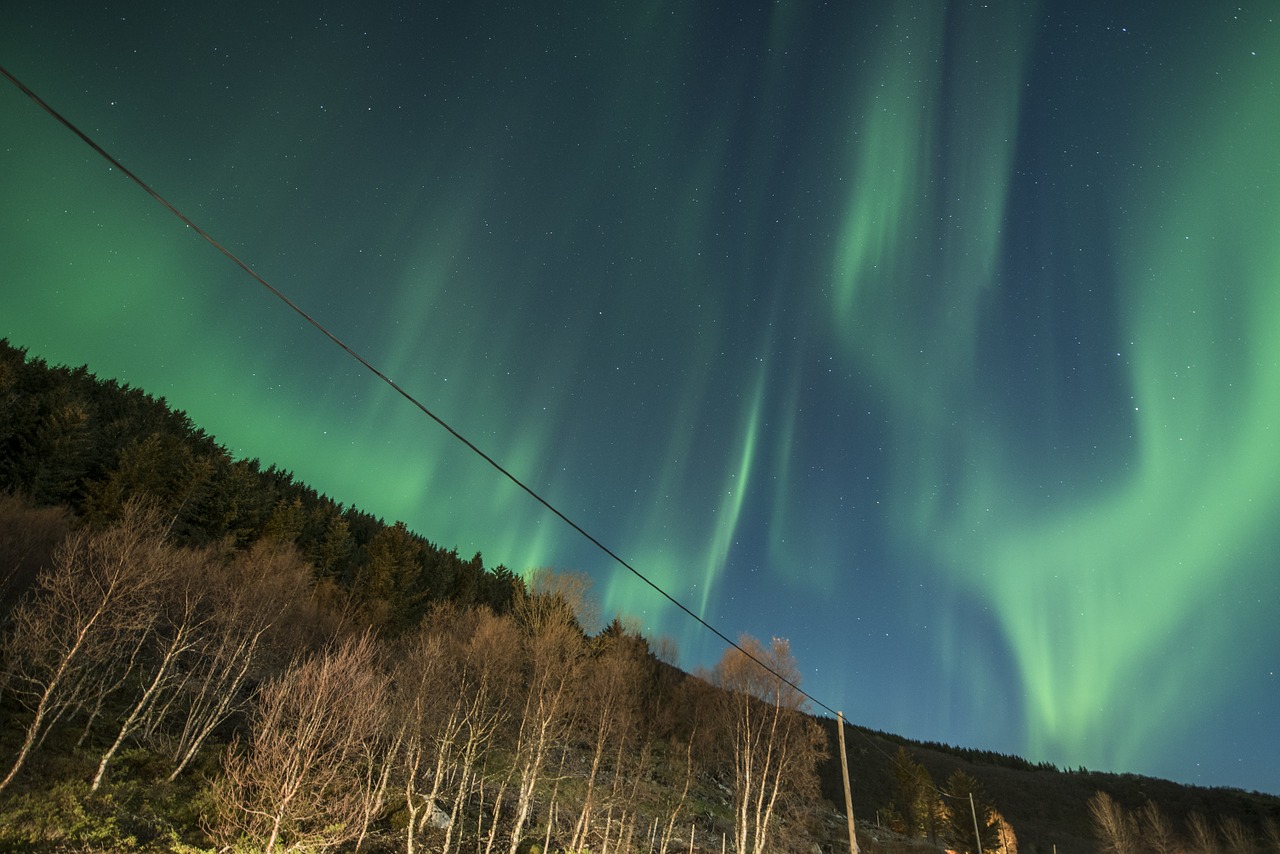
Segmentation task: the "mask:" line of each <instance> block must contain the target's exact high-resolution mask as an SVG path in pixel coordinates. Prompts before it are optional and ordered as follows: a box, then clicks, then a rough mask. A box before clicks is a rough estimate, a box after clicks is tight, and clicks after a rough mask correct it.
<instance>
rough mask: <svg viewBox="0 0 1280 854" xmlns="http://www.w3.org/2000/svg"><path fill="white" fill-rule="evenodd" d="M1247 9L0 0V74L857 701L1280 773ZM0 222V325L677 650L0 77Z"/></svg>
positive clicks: (882, 722)
mask: <svg viewBox="0 0 1280 854" xmlns="http://www.w3.org/2000/svg"><path fill="white" fill-rule="evenodd" d="M104 7H105V8H104ZM71 8H74V9H75V11H74V13H72V12H71V11H69V10H70V9H71ZM1277 18H1280V8H1278V7H1277V6H1276V5H1275V4H1274V3H1273V2H1269V0H1253V2H1246V3H1243V4H1235V3H1232V4H1222V3H1206V2H1198V0H1197V2H1191V0H1175V2H1169V0H1163V2H1150V3H1136V2H1135V3H1122V2H1116V3H1111V2H1097V3H1092V2H1079V0H1058V2H1046V3H1043V4H1035V3H1007V4H1006V3H991V4H980V3H955V2H943V1H942V0H898V2H893V0H876V2H833V3H829V4H827V3H818V2H812V3H810V2H795V0H785V1H784V2H777V3H769V4H754V3H752V4H748V3H742V2H725V3H708V2H697V0H648V2H643V3H616V2H600V0H593V2H576V3H575V2H557V3H535V2H513V3H506V4H504V3H497V2H488V0H469V2H458V3H397V4H392V3H380V2H361V3H354V2H352V3H347V4H336V3H332V2H325V0H319V2H298V3H270V2H267V3H244V2H237V0H230V2H222V3H172V4H168V3H156V2H135V3H109V4H88V3H77V4H65V3H52V2H20V0H8V2H6V3H4V4H3V5H2V6H0V64H2V65H4V66H5V67H6V68H8V69H9V70H10V71H11V72H12V73H14V74H15V75H16V76H18V77H19V78H20V79H22V80H23V82H25V83H26V84H27V85H28V86H30V87H32V88H33V89H34V90H35V91H37V92H38V93H40V94H41V95H42V96H43V97H44V98H46V99H47V100H48V101H49V102H50V103H51V104H52V106H53V107H55V108H56V109H58V110H60V111H61V112H63V113H64V114H65V115H66V116H67V117H68V118H69V119H70V120H71V121H73V122H75V123H77V124H78V125H80V126H81V128H82V129H83V130H85V131H86V132H87V133H89V134H90V135H91V136H93V137H94V138H95V139H96V141H97V142H99V143H100V144H101V145H102V146H103V147H105V148H106V149H107V150H108V151H110V152H111V153H112V154H114V155H115V156H116V157H118V158H119V159H120V160H121V162H123V163H124V164H125V165H126V166H127V167H129V168H130V169H132V170H134V171H136V172H137V173H139V174H140V175H141V176H142V177H143V178H144V179H145V180H147V181H148V182H149V183H151V184H152V185H153V186H154V187H155V188H156V190H157V191H159V192H160V193H161V194H163V195H165V196H166V197H167V198H168V199H170V200H171V201H172V202H173V203H174V204H176V205H177V206H178V207H179V208H181V209H182V210H183V211H184V212H185V213H186V214H187V215H188V216H190V217H191V218H192V219H193V220H194V221H196V222H197V223H199V224H200V225H201V226H202V227H203V228H205V229H207V230H208V231H210V232H211V233H212V234H213V235H214V236H215V237H216V238H217V239H218V240H220V241H221V242H222V243H224V244H225V245H227V246H228V247H230V248H231V249H232V250H233V251H235V252H236V253H238V254H239V255H240V256H241V257H242V258H244V259H245V260H246V261H247V262H248V263H249V264H251V265H252V266H253V267H254V268H255V269H256V270H257V271H258V272H259V273H260V274H261V275H263V276H264V277H265V278H267V279H268V280H269V281H270V282H271V283H272V284H273V285H275V286H277V287H279V288H280V289H282V290H283V291H285V292H286V293H287V294H288V295H289V296H290V297H292V298H293V299H295V300H296V301H297V302H299V303H300V304H301V305H302V306H303V307H304V308H306V309H307V310H308V311H310V312H311V313H312V314H314V316H315V317H316V318H317V320H319V321H320V322H322V323H324V324H326V325H328V326H329V327H330V328H331V329H332V330H333V331H334V332H335V333H336V334H338V335H339V336H341V337H342V338H344V339H345V340H346V341H347V342H348V343H349V344H350V345H351V346H352V347H354V348H355V349H357V350H358V351H360V352H361V353H362V354H364V355H365V356H366V357H367V358H368V359H369V360H370V361H371V362H373V363H374V364H375V365H377V366H378V367H379V368H380V369H382V370H383V371H385V372H386V373H387V374H389V375H390V376H391V377H392V378H393V379H395V380H396V381H397V382H398V383H400V384H401V385H402V386H404V387H405V388H406V389H407V390H408V391H409V392H411V393H412V394H414V395H416V396H417V397H419V399H421V400H422V402H423V403H424V404H425V405H427V406H428V407H430V408H431V409H432V410H433V411H435V412H436V413H437V414H439V415H440V416H441V417H442V418H444V419H445V420H447V421H449V422H450V423H451V424H452V425H453V426H454V427H455V428H457V429H458V430H459V431H460V432H462V433H463V434H464V435H466V436H467V437H468V438H470V439H471V440H472V441H474V442H475V443H476V444H477V445H478V446H479V447H480V448H481V449H483V450H484V451H485V452H487V453H489V454H491V455H492V456H493V457H495V458H496V459H497V460H498V461H499V462H501V463H502V464H503V465H504V466H506V467H507V468H508V469H510V470H511V471H512V472H513V473H514V474H515V475H516V476H518V477H520V478H522V479H523V480H525V481H526V482H527V483H528V484H529V485H530V486H532V487H533V488H534V489H536V490H538V491H539V492H540V493H541V494H542V495H543V496H545V497H546V498H547V499H548V500H549V501H551V502H552V503H553V504H555V505H556V506H557V507H558V508H560V509H561V510H562V511H563V512H565V513H566V514H567V515H569V516H570V517H571V518H573V519H574V520H575V521H576V522H578V523H579V524H581V525H582V526H583V527H585V528H586V529H587V530H589V531H590V532H591V533H592V534H593V535H595V536H596V537H598V538H599V539H600V540H602V541H603V542H604V543H605V544H607V545H608V546H610V547H611V548H613V549H614V550H615V551H617V552H618V553H619V554H620V555H622V556H623V557H625V558H626V559H627V560H628V561H630V562H631V563H632V564H633V565H634V566H636V568H637V569H639V570H640V571H641V572H643V573H645V574H647V575H648V576H649V577H651V578H652V579H653V580H654V581H656V582H657V583H659V584H661V585H662V586H663V587H664V588H666V589H667V590H668V591H669V592H671V593H672V594H673V595H675V596H676V597H677V598H679V599H681V600H682V601H683V602H685V603H686V604H687V605H688V606H689V607H691V608H692V609H694V610H696V611H698V612H700V613H701V614H703V615H704V616H705V617H706V618H707V619H708V620H709V621H710V622H712V623H714V624H715V625H716V626H717V627H718V628H720V629H721V630H722V631H724V632H725V633H726V634H728V635H730V636H737V635H738V634H739V633H740V632H748V633H751V634H753V635H755V636H757V637H761V638H766V639H767V638H768V637H770V636H773V635H778V636H783V637H787V638H789V639H790V640H791V642H792V650H793V651H794V653H795V654H796V657H797V659H798V661H799V664H800V666H801V668H802V671H803V680H804V681H803V684H804V687H806V688H807V689H808V690H809V691H811V692H812V693H813V694H814V695H815V696H816V697H818V699H820V700H821V701H822V702H824V703H826V704H827V705H829V706H831V707H832V708H840V709H843V710H844V712H845V715H846V716H847V717H848V718H849V719H850V720H852V721H853V722H855V723H859V724H862V725H866V726H870V727H874V728H877V729H883V730H888V731H892V732H896V733H900V734H902V735H906V736H909V737H912V738H917V739H925V740H932V741H942V742H948V743H953V744H961V745H964V746H967V747H974V748H981V749H990V750H996V751H1000V752H1004V753H1017V754H1019V755H1022V756H1025V757H1026V758H1028V759H1030V760H1033V761H1049V762H1053V763H1055V764H1058V765H1060V766H1064V765H1065V766H1071V767H1076V766H1079V765H1084V766H1087V767H1089V768H1090V769H1095V770H1114V771H1132V772H1138V773H1144V774H1153V775H1158V776H1164V777H1170V778H1172V779H1175V780H1179V781H1182V782H1191V783H1199V784H1207V785H1229V786H1236V787H1240V788H1245V789H1260V790H1264V791H1269V792H1274V793H1280V736H1278V732H1280V679H1278V678H1277V675H1276V672H1277V670H1280V619H1277V615H1276V611H1277V606H1278V605H1280V567H1277V557H1278V556H1280V168H1278V167H1277V161H1278V159H1280V142H1278V141H1280V23H1277ZM0 199H2V200H3V202H2V203H0V277H2V278H0V296H2V298H3V299H2V302H0V336H6V337H8V338H9V339H10V340H11V341H12V342H13V343H14V344H17V345H21V346H26V347H28V348H29V350H30V352H31V353H32V355H37V356H40V357H43V358H45V359H47V360H49V361H51V362H54V363H66V364H73V365H79V364H83V363H87V364H88V365H89V367H90V369H91V370H93V371H94V372H95V373H97V374H98V375H100V376H110V377H116V378H118V379H120V380H122V381H124V382H128V383H129V384H131V385H135V386H138V387H141V388H143V389H144V390H146V391H148V392H151V393H153V394H156V395H163V396H164V397H165V398H166V399H167V400H168V401H169V402H170V403H171V404H172V405H173V406H175V407H177V408H180V409H184V410H186V411H187V412H188V413H189V414H190V415H191V417H192V418H193V419H194V420H195V422H196V423H197V424H199V425H200V426H202V427H203V428H205V429H206V430H208V431H209V432H210V433H212V434H213V435H215V436H216V437H217V438H218V440H219V441H221V442H222V443H223V444H225V445H226V446H227V447H228V449H229V450H230V451H231V452H232V453H233V454H235V455H237V456H247V457H258V458H261V460H262V461H263V462H264V464H267V463H274V464H276V465H278V466H280V467H282V468H286V469H289V470H292V471H293V472H294V473H295V474H296V476H297V477H298V478H299V479H301V480H304V481H305V482H307V483H309V484H311V485H312V486H314V487H316V488H317V489H319V490H320V491H322V492H324V493H326V494H328V495H330V496H332V497H334V498H336V499H337V500H340V501H343V502H346V503H349V504H355V505H357V506H359V507H360V508H362V509H365V510H368V511H370V512H372V513H374V514H376V515H378V516H382V517H384V518H385V519H387V520H388V521H393V520H397V519H400V520H404V521H406V522H407V523H408V524H409V526H410V527H411V528H413V529H415V530H417V531H418V532H420V533H422V534H423V535H425V536H426V537H428V538H429V539H431V540H432V541H433V542H436V543H439V544H441V545H443V546H445V547H453V546H456V547H457V548H458V550H459V551H460V552H461V553H463V555H464V556H469V555H471V554H472V553H474V552H475V551H477V550H478V551H480V552H482V553H483V555H484V557H485V561H486V563H487V564H488V565H491V566H492V565H495V564H497V563H500V562H501V563H504V564H506V565H507V566H510V567H512V568H513V569H517V570H520V571H523V570H526V569H529V568H532V567H540V566H551V567H555V568H559V569H573V570H581V571H585V572H589V573H590V574H591V575H592V576H593V577H594V579H595V582H596V590H597V592H598V593H599V595H600V598H601V600H602V605H603V608H604V611H605V613H606V615H610V614H612V613H613V612H615V611H622V612H625V613H627V614H630V615H634V616H636V617H638V618H639V619H640V620H641V621H642V622H643V624H644V626H645V628H646V632H647V633H649V634H651V635H653V636H655V637H656V636H659V635H668V636H670V637H671V638H674V639H675V640H676V641H677V643H678V644H679V647H680V649H681V653H682V664H684V665H685V666H686V667H690V668H692V667H695V666H698V665H705V664H710V663H712V662H714V661H715V660H716V659H717V658H718V657H719V655H720V653H721V651H722V644H721V643H720V641H718V640H717V639H715V638H714V637H713V636H711V635H710V634H708V633H707V632H705V631H704V630H702V629H701V628H700V627H699V626H697V624H695V623H694V622H693V621H691V620H690V619H689V618H688V617H686V616H685V615H683V614H680V613H679V612H677V611H676V610H675V609H674V608H672V607H670V606H669V605H667V604H665V603H664V602H663V601H662V600H661V599H660V597H658V596H657V595H656V594H655V593H653V592H652V591H650V590H649V589H648V588H646V587H645V586H644V585H643V584H642V583H640V582H639V581H637V580H636V579H634V578H633V577H631V576H629V575H628V574H627V573H626V572H625V570H622V569H621V568H620V567H618V566H616V565H615V564H613V563H612V562H611V561H610V560H609V559H608V558H607V557H605V556H604V555H602V554H601V553H599V552H598V551H596V550H594V548H593V547H591V546H590V544H589V543H587V542H586V541H585V540H583V539H582V538H581V537H580V536H578V535H577V534H576V533H574V532H573V531H572V530H571V529H569V528H568V527H567V526H565V525H564V524H563V523H562V522H560V521H559V520H558V519H556V518H555V517H553V516H552V515H551V514H549V513H548V512H547V511H545V510H544V509H543V508H541V507H540V506H539V505H537V504H536V503H535V502H534V501H532V500H531V499H530V498H529V497H528V496H527V495H525V494H523V493H522V492H520V491H519V490H518V489H517V488H516V487H514V486H513V485H512V484H510V483H509V482H508V481H506V480H505V479H504V478H502V477H501V475H499V474H498V473H496V472H495V471H494V470H493V469H491V468H489V467H488V466H487V465H486V464H485V463H484V462H483V461H482V460H480V459H479V458H477V457H476V456H475V455H474V454H472V453H471V452H470V451H468V450H467V449H466V448H465V447H463V446H462V445H461V444H460V443H458V442H457V441H456V440H454V439H453V438H451V437H450V436H448V434H446V433H445V432H444V431H443V430H442V429H440V428H439V427H437V426H436V425H435V424H433V423H432V422H430V421H429V420H428V419H426V418H425V417H423V416H422V415H421V413H419V412H417V411H416V410H415V409H413V408H412V407H411V406H409V405H408V404H407V403H406V402H405V401H404V400H403V399H402V398H400V397H399V396H398V395H396V394H395V393H394V392H393V391H391V390H390V389H389V388H387V387H386V386H384V385H382V384H381V383H379V382H378V381H377V380H376V379H375V378H373V377H372V376H371V375H370V374H369V373H368V372H367V371H365V370H364V369H363V368H361V367H360V366H359V365H357V364H356V363H355V362H353V361H352V360H351V359H350V358H349V357H348V356H346V355H345V354H344V353H342V352H341V351H340V350H339V349H338V348H336V347H334V346H333V345H332V344H330V343H329V342H328V341H327V340H325V339H324V338H323V337H322V336H321V335H319V334H318V333H317V332H316V331H315V330H314V329H312V328H311V327H310V326H308V325H307V324H306V323H305V322H303V321H302V320H301V319H299V318H298V317H297V316H296V315H295V314H293V313H292V312H290V311H289V310H288V309H287V307H285V306H284V305H283V304H281V303H280V302H279V301H278V300H276V299H275V298H274V297H272V296H271V295H270V294H268V293H267V292H266V291H265V290H264V289H262V288H261V287H260V286H259V285H257V284H255V283H254V282H253V281H252V280H251V279H250V278H248V277H247V276H246V275H245V274H244V273H243V272H241V271H240V270H238V269H237V268H235V267H234V266H233V265H232V264H231V263H229V262H228V261H227V260H226V259H225V258H223V257H222V256H220V255H219V254H217V253H216V252H215V251H214V250H213V249H211V248H210V247H209V246H208V245H207V244H206V243H204V242H203V241H202V240H200V239H199V237H198V236H197V235H196V234H195V233H194V232H192V231H191V230H190V229H187V228H186V227H184V226H183V225H182V224H181V223H180V222H179V221H178V220H177V219H175V218H174V217H173V216H172V215H171V214H169V213H168V212H166V211H165V210H164V209H162V208H161V207H160V206H159V205H157V204H156V203H155V202H154V201H152V200H151V199H150V198H148V197H147V196H146V195H145V194H144V193H143V192H142V191H141V190H140V189H139V188H138V187H137V186H136V185H134V184H132V183H131V182H129V181H128V180H127V179H126V178H125V177H124V176H122V175H121V174H120V173H119V172H118V171H116V170H112V169H110V168H109V167H108V165H107V164H106V163H105V162H104V161H103V160H102V159H101V158H99V157H98V156H97V155H96V154H94V153H93V152H92V151H91V150H90V149H89V148H88V147H87V146H85V145H84V144H83V143H82V142H80V141H79V140H77V139H76V138H75V137H73V136H72V135H71V134H70V133H69V132H68V131H67V130H66V129H65V128H63V127H61V126H60V125H58V124H57V123H56V122H55V121H53V120H52V119H51V118H50V117H49V116H48V115H47V114H45V113H44V112H42V111H41V110H39V108H38V107H36V106H35V105H34V104H33V103H32V102H31V101H29V100H28V99H27V98H26V97H25V96H23V95H22V94H21V93H20V92H19V91H18V90H17V89H16V88H15V87H13V86H12V85H10V84H8V83H7V82H5V81H0ZM855 773H856V769H855Z"/></svg>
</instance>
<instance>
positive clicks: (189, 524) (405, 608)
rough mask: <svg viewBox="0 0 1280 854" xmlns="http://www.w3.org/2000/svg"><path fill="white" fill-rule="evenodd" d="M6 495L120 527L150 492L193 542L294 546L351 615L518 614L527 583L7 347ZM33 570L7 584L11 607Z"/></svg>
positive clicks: (2, 388)
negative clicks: (439, 609)
mask: <svg viewBox="0 0 1280 854" xmlns="http://www.w3.org/2000/svg"><path fill="white" fill-rule="evenodd" d="M0 394H2V395H3V399H4V416H3V419H2V420H0V492H9V493H13V494H20V495H23V496H26V497H27V499H28V500H30V501H31V502H32V503H34V504H36V505H37V506H54V505H57V506H65V507H68V508H70V509H71V510H72V511H73V512H75V513H76V514H77V516H79V517H81V518H83V519H85V520H86V521H88V522H89V523H90V524H94V525H101V524H105V523H107V522H110V521H111V520H113V519H115V518H118V516H119V514H120V512H121V507H122V506H123V504H124V502H125V501H126V500H127V498H128V497H129V496H139V495H145V496H147V497H148V499H149V501H151V502H152V504H153V505H154V506H155V508H156V510H157V511H158V512H159V513H160V514H161V515H163V516H164V517H165V518H166V520H167V522H166V524H167V526H168V529H169V536H170V538H171V539H172V541H173V542H174V543H176V544H178V545H183V546H203V545H208V544H210V543H215V542H230V543H231V544H232V545H233V546H234V547H237V548H243V547H245V546H247V545H248V544H250V543H253V542H256V541H258V540H260V539H262V538H264V537H275V538H277V539H283V540H288V541H289V542H292V543H293V544H294V545H295V546H296V547H297V549H298V551H299V553H300V555H301V556H302V558H303V559H304V560H306V561H307V562H309V563H310V564H311V565H312V566H313V567H314V568H315V572H316V575H317V579H318V580H319V581H320V582H321V583H323V584H327V585H331V586H332V587H333V588H334V590H335V592H337V591H342V592H343V593H344V594H345V595H348V596H350V597H352V599H353V601H352V602H351V603H350V604H351V606H352V607H358V608H360V609H362V610H364V611H365V612H366V613H367V614H368V615H370V616H372V617H375V618H376V619H377V621H379V622H384V623H389V624H394V625H398V626H401V627H404V626H409V625H413V624H415V623H416V622H418V621H419V620H420V619H421V618H422V615H423V614H425V613H426V610H427V608H428V607H429V605H430V604H431V603H432V602H436V601H442V600H449V601H452V602H457V603H460V604H484V605H488V606H489V607H491V608H493V609H494V610H496V611H498V612H505V611H506V610H508V609H509V608H510V607H511V603H512V602H513V601H514V599H515V596H516V594H517V593H518V592H519V591H520V588H521V581H520V577H519V576H518V575H517V574H516V573H514V572H512V571H511V570H510V569H508V568H507V567H505V566H501V565H499V566H496V567H491V568H486V567H485V566H484V563H483V559H482V558H481V555H480V554H479V553H476V554H475V555H474V556H472V557H471V558H470V559H464V558H463V557H461V556H460V555H459V554H458V552H457V550H456V549H445V548H442V547H440V546H437V545H435V544H433V543H431V542H429V541H428V540H426V539H425V538H423V537H421V536H419V535H418V534H416V533H414V532H412V531H410V530H409V529H408V528H407V527H406V526H405V525H404V524H403V523H401V522H396V523H395V524H392V525H387V524H386V523H385V522H383V521H382V520H380V519H377V518H375V517H373V516H372V515H370V514H368V513H364V512H362V511H360V510H358V509H356V508H354V507H344V506H343V505H342V504H341V503H339V502H337V501H334V500H333V499H331V498H329V497H327V496H324V495H321V494H319V493H317V492H316V490H314V489H312V488H311V487H309V486H307V485H305V484H303V483H299V482H297V481H295V480H294V479H293V475H292V474H291V473H289V472H287V471H282V470H280V469H277V468H276V467H275V466H267V467H266V468H263V467H262V464H261V463H260V462H259V461H258V460H257V459H251V460H236V459H233V458H232V457H231V455H230V454H229V453H228V452H227V450H226V449H225V448H224V447H222V446H221V445H219V444H218V443H217V442H215V441H214V439H213V438H212V437H210V436H209V435H208V434H206V433H205V432H204V431H203V430H201V429H200V428H199V427H197V426H196V425H194V424H193V423H192V422H191V419H190V418H188V417H187V415H186V414H185V413H183V412H180V411H174V410H172V409H170V408H169V406H168V404H167V402H166V401H165V399H164V398H163V397H159V398H157V397H152V396H150V395H148V394H146V393H144V392H143V391H141V390H140V389H136V388H132V387H130V386H128V385H124V384H121V383H118V382H116V381H115V380H112V379H105V380H100V379H98V378H97V377H95V376H94V375H93V374H91V373H90V372H89V370H88V368H87V367H79V368H66V367H51V366H49V365H48V364H46V363H45V362H44V361H43V360H41V359H38V358H30V359H29V358H27V355H26V351H25V350H23V349H21V348H17V347H14V346H13V345H11V344H10V343H9V342H8V341H7V340H3V339H0ZM30 580H31V579H30V574H29V572H24V573H21V574H19V575H17V576H16V577H14V578H12V579H9V584H10V585H11V586H12V587H13V588H14V589H0V594H3V595H4V597H5V598H13V597H14V596H15V595H16V594H17V593H20V592H21V589H22V586H23V585H24V584H27V583H29V582H30Z"/></svg>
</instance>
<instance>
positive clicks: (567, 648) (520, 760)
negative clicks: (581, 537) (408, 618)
mask: <svg viewBox="0 0 1280 854" xmlns="http://www.w3.org/2000/svg"><path fill="white" fill-rule="evenodd" d="M574 605H575V603H574V602H573V601H572V599H571V597H570V596H568V595H566V593H565V588H563V587H558V586H556V580H555V579H554V578H551V577H543V578H541V579H539V578H535V579H534V580H533V583H531V584H530V590H529V592H527V593H524V594H521V595H519V596H518V597H517V599H516V604H515V609H514V610H515V618H516V622H517V624H518V625H519V627H520V630H521V633H522V643H523V656H522V660H523V663H524V665H525V668H526V674H527V678H526V683H525V701H524V707H523V710H522V712H521V715H520V729H519V733H518V734H517V738H516V746H515V751H514V753H515V757H514V762H513V763H512V766H511V773H512V774H513V775H514V778H512V779H513V780H514V781H515V782H516V796H515V797H516V803H515V815H514V818H513V823H512V827H511V842H510V847H509V849H508V854H516V850H517V849H518V848H519V847H520V840H521V839H522V838H523V835H524V825H525V822H526V821H527V820H528V818H529V810H530V807H531V806H532V805H533V796H534V792H535V790H536V789H537V785H538V782H539V780H540V779H541V777H542V773H543V771H544V770H545V766H546V763H547V761H548V759H549V758H550V755H551V753H552V750H553V748H554V747H556V746H557V745H559V744H561V743H562V742H563V739H564V737H565V735H566V734H567V732H568V731H569V725H570V723H571V717H570V712H571V709H572V707H571V703H570V699H571V689H572V687H573V686H574V685H575V683H576V682H577V679H578V674H579V671H580V669H581V666H582V661H583V657H584V654H585V651H586V644H585V638H584V637H583V634H582V629H581V628H580V627H579V625H578V622H577V617H576V614H575V609H574Z"/></svg>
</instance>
